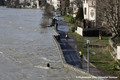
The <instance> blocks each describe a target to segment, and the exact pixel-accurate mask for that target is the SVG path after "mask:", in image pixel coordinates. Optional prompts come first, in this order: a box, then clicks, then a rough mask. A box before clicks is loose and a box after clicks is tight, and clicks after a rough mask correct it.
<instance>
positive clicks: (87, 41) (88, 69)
mask: <svg viewBox="0 0 120 80" xmlns="http://www.w3.org/2000/svg"><path fill="white" fill-rule="evenodd" d="M85 40H86V44H87V59H88V63H87V71H88V73H89V72H90V63H89V44H90V39H85Z"/></svg>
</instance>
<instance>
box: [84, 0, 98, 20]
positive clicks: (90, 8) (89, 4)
mask: <svg viewBox="0 0 120 80" xmlns="http://www.w3.org/2000/svg"><path fill="white" fill-rule="evenodd" d="M95 6H96V0H88V1H87V0H84V1H83V11H84V19H87V20H90V21H95V20H96V7H95ZM85 8H86V10H85ZM85 13H86V14H85Z"/></svg>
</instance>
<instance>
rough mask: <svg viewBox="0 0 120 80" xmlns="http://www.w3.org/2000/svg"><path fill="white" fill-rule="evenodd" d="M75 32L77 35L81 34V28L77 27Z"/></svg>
mask: <svg viewBox="0 0 120 80" xmlns="http://www.w3.org/2000/svg"><path fill="white" fill-rule="evenodd" d="M75 32H76V33H78V34H79V35H81V36H83V28H81V27H77V30H76V31H75Z"/></svg>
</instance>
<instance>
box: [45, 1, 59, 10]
mask: <svg viewBox="0 0 120 80" xmlns="http://www.w3.org/2000/svg"><path fill="white" fill-rule="evenodd" d="M47 3H48V4H50V5H53V6H54V8H55V9H58V8H60V0H47Z"/></svg>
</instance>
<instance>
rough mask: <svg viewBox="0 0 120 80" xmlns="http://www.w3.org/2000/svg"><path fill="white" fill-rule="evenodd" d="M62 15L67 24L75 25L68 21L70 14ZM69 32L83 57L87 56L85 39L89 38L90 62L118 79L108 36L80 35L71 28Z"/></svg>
mask: <svg viewBox="0 0 120 80" xmlns="http://www.w3.org/2000/svg"><path fill="white" fill-rule="evenodd" d="M63 17H64V19H65V20H66V22H67V25H68V26H72V27H75V26H76V25H74V23H71V22H70V19H71V16H67V15H66V16H63ZM70 32H71V33H72V35H73V36H74V37H75V38H76V41H77V47H78V50H79V51H82V53H83V55H84V56H85V57H87V46H86V40H85V39H86V38H90V39H91V40H90V62H91V63H93V64H94V65H95V66H96V67H97V68H98V69H100V70H102V71H104V72H107V73H109V74H111V75H114V76H118V79H119V80H120V70H117V69H116V65H118V64H116V62H115V61H114V59H113V57H112V56H111V54H110V52H109V51H113V49H112V48H111V47H110V46H109V42H108V39H109V38H110V37H102V40H99V38H98V37H82V36H80V35H79V34H77V33H74V32H73V29H71V30H70ZM115 40H116V42H117V41H119V40H120V38H116V39H115ZM119 63H120V61H119Z"/></svg>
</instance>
